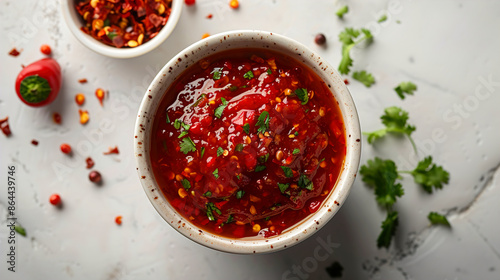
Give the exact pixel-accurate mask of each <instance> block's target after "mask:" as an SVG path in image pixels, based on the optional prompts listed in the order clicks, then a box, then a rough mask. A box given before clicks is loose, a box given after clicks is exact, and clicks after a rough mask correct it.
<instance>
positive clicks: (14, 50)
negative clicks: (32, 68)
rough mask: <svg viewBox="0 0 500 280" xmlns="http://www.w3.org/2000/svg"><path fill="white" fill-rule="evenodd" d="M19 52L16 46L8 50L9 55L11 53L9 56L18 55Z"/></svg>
mask: <svg viewBox="0 0 500 280" xmlns="http://www.w3.org/2000/svg"><path fill="white" fill-rule="evenodd" d="M20 54H21V52H20V51H18V50H17V49H16V48H13V49H12V50H10V52H9V55H11V56H18V55H20Z"/></svg>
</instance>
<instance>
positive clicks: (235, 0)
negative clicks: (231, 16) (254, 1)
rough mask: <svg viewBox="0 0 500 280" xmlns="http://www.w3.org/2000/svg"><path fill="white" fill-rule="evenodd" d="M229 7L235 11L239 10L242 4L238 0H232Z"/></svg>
mask: <svg viewBox="0 0 500 280" xmlns="http://www.w3.org/2000/svg"><path fill="white" fill-rule="evenodd" d="M229 7H231V8H233V9H238V8H239V7H240V3H239V2H238V0H231V1H230V2H229Z"/></svg>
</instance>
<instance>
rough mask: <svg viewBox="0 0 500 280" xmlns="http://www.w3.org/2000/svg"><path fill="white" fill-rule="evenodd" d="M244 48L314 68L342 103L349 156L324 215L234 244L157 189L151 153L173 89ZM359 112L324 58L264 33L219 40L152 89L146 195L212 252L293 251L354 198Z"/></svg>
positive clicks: (170, 68)
mask: <svg viewBox="0 0 500 280" xmlns="http://www.w3.org/2000/svg"><path fill="white" fill-rule="evenodd" d="M242 48H260V49H272V50H273V51H277V52H281V53H283V54H285V55H288V56H290V57H292V58H294V59H296V60H298V61H300V62H302V63H303V64H304V65H306V66H307V67H309V68H311V69H312V70H313V71H314V72H315V73H316V74H317V75H318V76H319V77H320V78H321V79H322V80H323V81H324V82H325V83H326V84H327V86H328V88H329V89H330V91H331V92H332V94H333V95H334V97H335V99H336V100H337V101H338V103H339V107H340V110H341V112H342V117H343V119H344V124H345V129H346V131H345V134H346V146H347V152H346V157H345V162H344V166H343V171H342V172H341V174H340V177H339V178H338V180H337V183H336V186H334V188H333V189H332V191H331V192H330V194H329V195H328V197H327V198H326V199H325V200H324V202H323V204H322V205H321V207H320V209H319V210H318V211H316V212H315V213H313V214H311V215H310V216H308V217H307V218H306V219H304V220H302V221H301V222H299V223H298V224H296V225H295V226H293V227H291V228H289V229H287V230H286V231H284V232H282V233H281V234H280V235H278V236H274V237H271V238H263V237H259V236H256V237H247V238H242V239H230V238H226V237H221V236H218V235H214V234H211V233H209V232H205V231H201V230H200V229H198V228H197V227H196V226H195V225H193V224H191V223H190V222H189V221H188V220H186V219H184V218H183V217H182V216H181V215H179V214H177V212H176V210H175V209H174V208H173V207H172V206H170V204H169V202H168V201H167V199H166V198H165V197H164V196H163V194H162V192H161V190H160V188H159V187H158V186H157V184H156V181H155V178H154V175H153V172H152V170H151V165H150V158H149V150H150V141H151V135H150V134H151V129H152V126H153V120H154V116H155V115H156V111H157V109H158V105H159V104H160V102H161V100H162V98H163V96H164V93H165V92H166V91H167V89H168V88H169V86H170V84H171V83H172V82H173V81H175V80H176V79H177V77H178V76H179V75H180V74H181V73H182V72H183V71H184V70H185V69H186V68H188V67H189V66H191V65H193V64H195V63H198V61H199V60H200V59H202V58H204V57H207V56H209V55H212V54H214V53H217V52H220V51H224V50H231V49H242ZM360 137H361V135H360V127H359V121H358V117H357V112H356V108H355V106H354V103H353V101H352V98H351V95H350V93H349V91H348V90H347V87H346V86H345V84H344V82H343V79H342V78H341V77H340V76H339V75H338V74H337V72H336V71H335V70H334V69H333V68H332V67H331V66H330V65H329V64H328V63H327V62H326V61H324V60H323V59H322V58H321V57H318V56H317V55H316V54H314V53H313V52H312V51H310V50H309V49H307V48H306V47H305V46H303V45H301V44H300V43H298V42H295V41H293V40H291V39H288V38H286V37H283V36H281V35H277V34H273V33H269V32H263V31H235V32H228V33H222V34H218V35H213V36H211V37H209V38H207V39H204V40H202V41H199V42H197V43H195V44H193V45H191V46H190V47H188V48H186V49H185V50H184V51H182V52H180V53H179V54H178V55H177V56H176V57H174V58H173V59H172V60H171V61H170V62H168V63H167V64H166V65H165V67H164V68H163V69H162V70H161V71H160V73H159V74H158V75H157V77H156V78H155V79H154V81H153V82H152V83H151V85H150V87H149V88H148V90H147V92H146V94H145V97H144V99H143V101H142V104H141V107H140V109H139V113H138V119H137V122H136V130H135V143H134V146H135V151H136V158H137V163H138V168H137V170H138V173H139V177H140V178H141V183H142V185H143V187H144V190H145V191H146V195H147V196H148V198H149V199H150V201H151V202H152V204H153V206H154V207H155V208H156V210H157V211H158V213H159V214H160V215H161V216H162V217H163V218H164V219H165V220H166V221H167V222H168V223H169V224H170V225H171V226H173V227H174V228H175V229H176V230H177V231H179V232H180V233H181V234H183V235H185V236H187V237H188V238H190V239H192V240H194V241H196V242H198V243H200V244H202V245H205V246H208V247H211V248H214V249H217V250H221V251H225V252H233V253H261V252H268V251H276V250H280V249H283V248H286V247H290V246H292V245H294V244H296V243H298V242H300V241H302V240H304V239H305V238H307V237H308V236H310V235H311V234H313V233H314V232H315V231H317V230H319V229H320V228H321V227H322V226H323V225H324V224H325V223H326V222H328V221H329V220H330V219H331V218H332V217H333V215H334V214H335V213H336V212H337V211H338V209H339V208H340V206H341V205H342V204H343V202H344V201H345V199H346V198H347V196H348V194H349V190H350V187H351V185H352V183H353V182H354V179H355V176H356V172H357V169H358V164H359V157H360V152H361V141H359V139H360Z"/></svg>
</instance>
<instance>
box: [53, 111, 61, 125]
mask: <svg viewBox="0 0 500 280" xmlns="http://www.w3.org/2000/svg"><path fill="white" fill-rule="evenodd" d="M52 120H53V121H54V123H56V124H61V122H62V118H61V115H59V113H53V114H52Z"/></svg>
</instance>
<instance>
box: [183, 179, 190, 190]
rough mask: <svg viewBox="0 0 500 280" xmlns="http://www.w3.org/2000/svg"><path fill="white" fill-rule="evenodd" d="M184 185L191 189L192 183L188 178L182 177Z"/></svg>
mask: <svg viewBox="0 0 500 280" xmlns="http://www.w3.org/2000/svg"><path fill="white" fill-rule="evenodd" d="M182 186H183V187H184V188H185V189H186V190H189V189H190V188H191V183H190V182H189V180H188V179H182Z"/></svg>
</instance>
